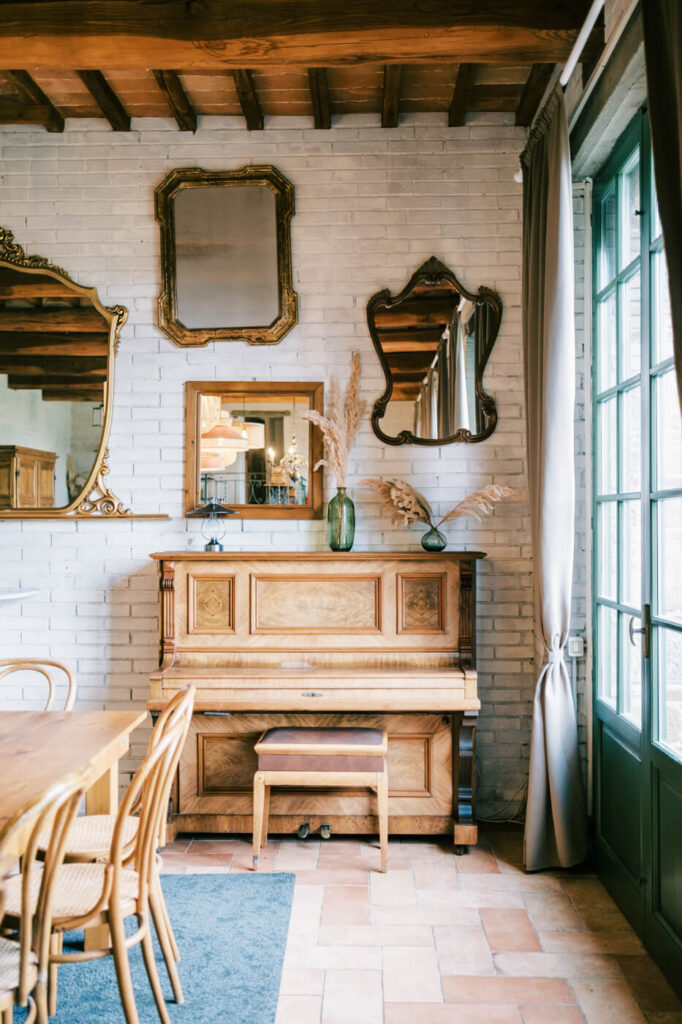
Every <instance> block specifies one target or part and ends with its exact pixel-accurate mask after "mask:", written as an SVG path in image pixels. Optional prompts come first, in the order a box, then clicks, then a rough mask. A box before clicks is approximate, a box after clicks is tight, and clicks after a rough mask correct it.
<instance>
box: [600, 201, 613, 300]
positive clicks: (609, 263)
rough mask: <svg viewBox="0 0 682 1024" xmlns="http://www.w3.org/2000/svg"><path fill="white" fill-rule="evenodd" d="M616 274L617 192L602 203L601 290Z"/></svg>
mask: <svg viewBox="0 0 682 1024" xmlns="http://www.w3.org/2000/svg"><path fill="white" fill-rule="evenodd" d="M615 273H616V190H615V188H613V189H611V191H610V192H609V194H608V195H606V196H604V198H603V199H602V201H601V260H600V265H599V289H600V290H601V289H602V288H605V287H606V285H607V284H608V283H609V281H612V280H613V278H614V275H615Z"/></svg>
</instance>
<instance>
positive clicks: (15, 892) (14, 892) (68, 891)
mask: <svg viewBox="0 0 682 1024" xmlns="http://www.w3.org/2000/svg"><path fill="white" fill-rule="evenodd" d="M105 870H106V865H105V864H64V865H63V866H62V867H61V868H60V870H59V875H58V878H57V882H56V885H55V889H54V904H53V911H52V914H53V919H54V920H55V921H60V920H63V919H65V918H66V919H68V918H72V917H83V916H85V915H86V914H87V913H88V912H89V911H90V910H92V908H93V907H94V906H95V905H96V903H97V902H98V900H99V898H100V895H101V892H102V887H103V885H104V872H105ZM41 876H42V869H41V868H40V866H37V870H35V871H34V872H33V878H32V879H31V906H32V907H35V906H36V904H37V902H38V893H39V891H40V879H41ZM137 894H138V878H137V872H135V871H131V870H129V869H126V868H124V869H122V870H121V897H122V899H123V904H124V915H127V914H130V913H132V912H133V909H134V905H135V900H136V898H137ZM20 908H21V875H14V876H13V877H12V878H8V879H7V882H6V883H5V915H6V916H7V917H9V918H10V920H11V919H13V918H17V917H18V916H19V911H20Z"/></svg>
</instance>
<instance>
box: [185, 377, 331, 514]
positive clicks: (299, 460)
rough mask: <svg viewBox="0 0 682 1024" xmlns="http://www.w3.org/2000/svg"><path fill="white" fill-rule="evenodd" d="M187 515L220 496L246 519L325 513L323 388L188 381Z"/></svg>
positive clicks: (291, 384) (280, 383) (218, 498)
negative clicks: (318, 418)
mask: <svg viewBox="0 0 682 1024" xmlns="http://www.w3.org/2000/svg"><path fill="white" fill-rule="evenodd" d="M185 389H186V406H185V408H186V432H185V438H186V442H185V443H186V462H185V513H186V515H192V514H194V515H197V514H199V513H198V512H197V509H199V508H200V507H201V506H204V505H205V504H206V503H207V502H209V501H211V500H212V499H215V500H216V501H217V502H218V503H220V504H221V505H227V506H229V507H230V508H232V509H233V510H234V511H235V512H236V514H237V515H238V516H241V517H242V518H244V519H319V518H320V517H321V516H322V470H321V469H317V470H316V469H314V466H315V464H316V463H317V461H318V459H321V458H322V439H321V436H320V432H319V431H318V430H317V429H315V428H314V427H313V425H312V423H310V422H308V421H307V420H304V419H303V413H305V412H308V411H309V410H311V409H314V410H316V411H317V412H320V413H321V412H322V411H323V385H322V384H317V383H310V384H308V383H285V382H279V381H278V382H277V383H267V384H264V383H254V382H251V381H247V382H235V381H230V382H227V381H188V382H187V383H186V384H185Z"/></svg>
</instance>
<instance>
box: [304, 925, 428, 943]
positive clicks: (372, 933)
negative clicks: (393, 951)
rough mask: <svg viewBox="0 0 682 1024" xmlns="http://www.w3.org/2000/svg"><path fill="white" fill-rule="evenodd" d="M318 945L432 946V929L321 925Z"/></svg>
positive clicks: (414, 926) (423, 926) (420, 926)
mask: <svg viewBox="0 0 682 1024" xmlns="http://www.w3.org/2000/svg"><path fill="white" fill-rule="evenodd" d="M318 941H319V945H320V946H433V930H432V929H431V928H429V927H426V926H425V925H416V924H415V925H404V926H403V927H401V928H396V927H395V926H394V925H387V924H331V925H322V927H321V928H320V934H319V940H318Z"/></svg>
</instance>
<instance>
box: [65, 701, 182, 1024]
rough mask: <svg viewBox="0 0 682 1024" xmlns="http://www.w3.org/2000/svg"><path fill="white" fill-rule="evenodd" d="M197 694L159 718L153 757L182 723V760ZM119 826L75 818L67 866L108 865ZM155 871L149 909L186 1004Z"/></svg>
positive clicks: (132, 825)
mask: <svg viewBox="0 0 682 1024" xmlns="http://www.w3.org/2000/svg"><path fill="white" fill-rule="evenodd" d="M194 693H195V690H194V687H193V686H190V687H187V688H185V689H184V690H180V692H179V693H176V694H175V696H174V697H172V698H171V700H170V701H169V702H168V704H167V705H166V707H165V708H164V709H163V711H162V713H161V714H160V715H159V720H158V722H157V723H156V726H155V728H154V731H153V732H152V736H151V740H150V741H149V748H148V753H151V752H152V751H153V750H154V749H155V747H156V746H157V745H158V744H159V743H160V742H161V741H162V740H163V738H164V736H165V735H166V734H167V732H168V730H169V729H172V728H173V727H174V726H175V725H176V724H177V723H178V722H180V723H182V730H181V732H182V736H181V739H180V750H179V751H178V759H179V756H180V753H181V752H182V747H183V746H184V742H185V739H186V736H187V731H188V729H189V725H190V721H191V718H192V711H193V708H194ZM169 795H170V794H169V793H168V794H166V802H167V801H168V797H169ZM143 799H144V790H140V792H139V794H138V798H137V800H136V801H135V802H134V804H133V805H132V807H131V809H130V812H129V814H128V817H127V818H126V820H125V822H124V825H123V839H124V843H125V851H126V853H130V852H131V851H132V847H133V845H134V841H135V836H136V834H137V829H138V824H139V817H138V815H139V813H140V808H141V804H142V800H143ZM116 822H117V815H115V814H87V815H84V816H82V817H79V818H76V820H75V821H74V822H73V824H72V826H71V831H70V832H69V836H68V839H67V848H66V854H65V858H64V859H65V860H66V862H67V863H85V864H88V863H98V862H99V863H102V862H106V861H107V860H108V859H109V854H110V849H111V842H112V839H113V835H114V829H115V827H116ZM164 823H165V816H164V817H163V818H162V821H161V828H160V831H159V835H158V837H157V840H156V846H157V848H158V847H159V846H163V845H164V837H163V833H164ZM154 868H155V870H154V877H153V885H152V887H151V889H150V893H149V907H150V910H151V914H152V919H153V921H154V926H155V928H156V933H157V935H158V938H159V945H160V946H161V951H162V953H163V958H164V962H165V964H166V969H167V971H168V977H169V979H170V983H171V986H172V989H173V996H174V998H175V1002H176V1003H183V1002H184V996H183V993H182V985H181V983H180V976H179V974H178V970H177V967H176V964H177V963H179V962H180V952H179V950H178V945H177V942H176V940H175V935H174V933H173V928H172V926H171V922H170V917H169V916H168V910H167V908H166V903H165V900H164V898H163V891H162V889H161V879H160V877H159V861H158V859H157V861H156V862H155V865H154ZM53 973H54V972H53ZM51 991H52V1007H53V1008H54V1006H55V1005H56V1002H55V993H56V985H53V986H52V989H51Z"/></svg>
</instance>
